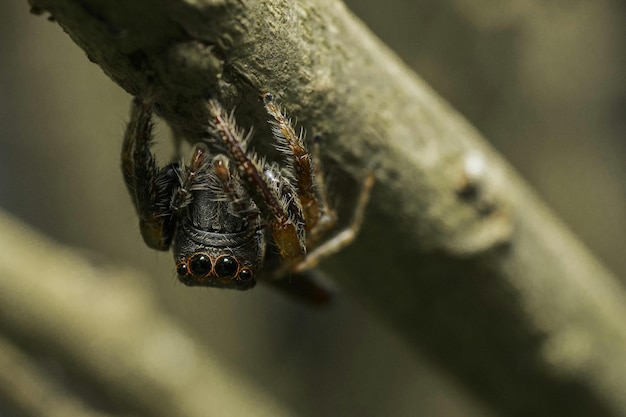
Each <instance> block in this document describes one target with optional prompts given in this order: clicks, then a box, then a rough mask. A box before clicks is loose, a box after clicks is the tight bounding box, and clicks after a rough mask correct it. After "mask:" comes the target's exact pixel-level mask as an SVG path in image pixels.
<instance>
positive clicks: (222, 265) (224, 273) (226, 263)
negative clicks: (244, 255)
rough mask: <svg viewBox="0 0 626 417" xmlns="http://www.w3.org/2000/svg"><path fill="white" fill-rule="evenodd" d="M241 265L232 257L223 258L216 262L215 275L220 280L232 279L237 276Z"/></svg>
mask: <svg viewBox="0 0 626 417" xmlns="http://www.w3.org/2000/svg"><path fill="white" fill-rule="evenodd" d="M238 269H239V264H238V263H237V260H236V259H235V258H233V257H232V256H228V255H226V256H221V257H219V258H218V260H217V261H216V262H215V273H216V274H217V276H218V277H220V278H226V279H230V278H232V277H234V276H235V274H237V270H238Z"/></svg>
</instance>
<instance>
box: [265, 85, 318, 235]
mask: <svg viewBox="0 0 626 417" xmlns="http://www.w3.org/2000/svg"><path fill="white" fill-rule="evenodd" d="M263 102H264V104H265V109H266V110H267V113H268V114H269V115H270V116H272V118H273V119H274V120H273V121H272V122H270V124H271V125H272V134H273V135H274V138H275V139H276V142H277V145H276V149H277V150H278V151H279V152H280V153H281V154H283V155H285V156H286V162H287V163H288V164H289V165H291V166H293V171H294V173H295V179H296V182H297V184H298V185H297V189H298V198H299V199H300V204H301V205H302V211H303V213H304V220H305V223H306V230H307V232H308V231H309V230H311V229H313V228H314V227H315V225H316V224H317V223H318V222H319V220H320V216H321V208H320V207H319V202H318V198H317V196H316V190H315V189H316V186H317V184H315V177H314V173H313V170H314V162H313V161H312V160H311V155H310V154H309V152H308V151H307V149H306V147H305V146H304V140H303V135H302V134H300V135H297V134H296V132H295V130H294V129H293V126H292V125H291V121H290V120H289V119H288V118H287V117H286V116H285V114H284V113H283V111H282V110H281V109H280V107H279V106H278V105H277V104H276V102H275V101H274V96H273V95H272V94H271V93H265V94H263Z"/></svg>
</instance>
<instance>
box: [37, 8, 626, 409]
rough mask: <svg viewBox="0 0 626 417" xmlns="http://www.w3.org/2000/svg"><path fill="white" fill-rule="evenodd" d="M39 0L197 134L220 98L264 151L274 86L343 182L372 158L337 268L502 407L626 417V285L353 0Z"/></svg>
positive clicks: (125, 81) (168, 115) (136, 89)
mask: <svg viewBox="0 0 626 417" xmlns="http://www.w3.org/2000/svg"><path fill="white" fill-rule="evenodd" d="M30 3H31V5H32V6H33V7H34V10H35V11H37V12H40V11H47V12H49V13H50V14H51V15H52V17H54V18H55V19H56V21H58V23H59V24H60V25H61V26H62V27H63V28H64V29H65V30H66V31H67V32H68V34H69V35H70V36H71V37H72V38H73V39H74V41H75V42H76V43H77V44H78V45H79V46H80V47H81V48H83V49H84V50H85V51H86V53H87V55H88V57H89V58H90V59H91V60H92V61H93V62H95V63H96V64H98V65H99V66H100V67H101V68H102V69H103V70H104V71H105V73H106V74H107V75H109V76H110V77H111V78H112V79H113V80H114V81H115V82H117V83H118V84H119V85H120V86H122V87H123V88H124V89H125V90H127V91H128V92H129V93H131V94H138V93H140V92H142V91H145V90H146V88H147V86H148V85H150V86H151V88H152V89H153V91H154V94H155V96H156V98H157V101H158V103H159V110H160V114H161V116H162V117H163V118H164V119H165V120H166V121H167V122H168V123H169V124H170V126H172V128H173V130H174V131H175V132H176V133H177V134H179V135H181V136H184V137H186V138H188V139H189V140H191V141H193V140H194V139H195V138H197V136H198V132H201V131H202V129H203V126H204V125H205V120H206V109H205V106H204V102H205V99H206V97H207V96H209V95H210V96H213V97H218V98H219V99H220V100H221V101H222V102H223V103H224V105H225V106H226V107H229V108H230V107H235V106H236V108H237V116H238V118H239V120H240V121H241V122H242V125H254V126H255V128H256V129H257V136H256V141H257V142H256V143H258V144H259V145H258V146H259V147H261V148H262V145H260V144H262V143H266V142H267V140H268V131H267V128H265V127H263V119H264V118H265V116H264V115H263V109H262V105H261V103H260V99H259V95H260V94H261V93H262V92H264V91H271V92H273V93H275V94H276V95H277V96H278V97H279V98H280V100H281V101H282V103H283V105H284V106H285V107H286V108H287V109H288V111H289V113H290V114H291V115H292V116H294V117H296V116H297V117H298V120H299V121H300V122H301V123H302V124H303V125H304V126H305V127H306V128H307V130H308V131H309V132H315V133H322V134H323V135H324V137H325V142H324V145H325V146H324V158H325V160H326V161H327V162H328V163H329V165H331V166H332V167H334V168H335V169H336V170H337V172H338V173H337V174H336V177H338V179H339V181H338V182H339V183H340V184H341V185H343V186H345V184H346V183H349V181H343V179H344V178H349V177H350V176H352V177H353V178H358V177H359V175H360V174H361V172H362V171H363V169H364V168H365V167H366V166H369V165H371V164H372V163H376V164H377V166H378V172H377V185H376V187H375V191H374V196H373V199H372V202H371V204H370V207H369V212H368V216H367V219H366V224H365V226H364V230H363V231H362V233H361V236H360V238H359V241H358V243H357V244H355V245H354V246H353V247H351V248H350V249H349V250H347V251H345V252H343V253H342V254H341V255H339V256H336V257H335V258H334V259H332V260H330V261H329V262H328V263H327V264H326V266H327V268H328V270H329V271H330V272H331V273H332V275H333V277H334V278H335V279H336V281H337V282H338V283H339V284H340V285H341V286H343V287H344V288H346V289H348V290H349V292H350V293H351V294H353V295H354V296H355V297H358V298H360V299H361V300H363V302H365V303H367V304H368V305H370V306H371V307H372V310H375V311H377V313H378V314H380V315H381V316H382V317H384V318H385V319H386V320H387V321H388V322H390V323H391V324H392V325H393V326H394V327H395V328H396V329H397V330H398V331H399V332H401V333H402V334H403V335H404V337H405V338H406V339H407V340H408V341H410V342H411V343H414V344H415V345H417V346H419V347H420V348H422V349H423V350H425V351H426V352H428V353H429V354H430V355H431V356H432V357H433V359H435V360H436V361H438V362H440V363H441V364H442V365H443V366H445V367H446V368H447V369H448V370H449V371H450V372H451V373H453V374H455V375H456V376H458V378H459V379H460V380H462V381H463V382H464V383H465V384H466V386H467V387H468V388H469V389H470V390H472V391H473V392H474V393H476V394H478V395H479V396H480V397H481V398H483V399H484V400H486V401H487V402H488V403H489V404H491V406H492V407H494V409H495V410H497V411H499V412H501V413H502V414H503V415H512V416H513V415H519V416H526V415H545V416H548V415H550V416H553V415H569V416H588V415H596V416H599V415H607V416H608V415H611V416H613V415H626V396H625V395H624V389H623V387H624V386H626V349H624V346H626V324H625V323H626V320H624V319H625V318H626V302H625V301H626V297H625V295H624V289H623V288H622V287H620V285H619V283H618V282H617V281H616V280H615V279H614V277H612V276H611V275H610V273H609V272H608V271H606V270H605V269H604V268H603V267H602V266H601V265H600V264H599V263H598V262H597V261H596V260H594V259H593V257H592V256H591V255H589V253H587V252H586V250H585V248H584V247H583V246H582V245H581V244H580V243H578V242H577V241H576V239H575V238H574V237H573V236H572V235H571V234H570V233H569V232H568V231H567V230H566V229H565V228H564V226H563V225H562V224H560V223H559V222H558V220H556V219H555V218H554V217H553V216H552V215H551V214H550V213H549V211H547V210H546V209H545V207H543V205H542V204H541V202H539V201H538V200H537V198H536V197H535V196H534V195H533V193H532V192H531V191H530V190H528V189H527V187H526V186H525V185H524V184H523V182H522V181H521V180H520V179H519V178H518V177H517V176H516V174H515V173H514V172H512V170H511V169H510V168H509V167H508V166H507V165H506V163H505V162H503V161H502V160H501V159H500V158H499V157H498V156H497V155H496V154H495V153H494V151H493V150H491V149H490V148H489V146H488V145H487V144H486V143H485V141H484V140H483V139H482V138H481V137H480V135H479V134H478V133H477V132H476V131H475V130H474V129H473V128H472V127H471V126H470V125H469V124H468V123H467V122H466V121H464V120H463V119H462V118H461V117H460V116H459V115H458V114H456V113H455V112H454V111H453V110H452V109H450V108H449V107H448V106H447V104H446V103H445V102H444V101H443V100H442V99H441V98H439V97H437V96H436V95H435V94H434V93H433V92H432V91H431V90H430V89H429V88H428V87H427V86H426V85H424V83H423V82H422V81H421V80H420V79H419V78H418V77H417V76H415V75H414V74H412V73H411V72H410V71H408V70H407V68H405V67H404V66H403V65H402V63H400V62H399V61H398V59H397V58H396V57H395V56H394V55H393V54H392V53H391V52H390V51H388V50H387V49H386V48H385V47H384V46H383V45H381V44H380V43H379V42H378V41H377V40H376V39H375V38H374V37H373V36H372V35H371V34H370V33H369V32H368V31H367V29H366V28H364V27H363V26H362V25H361V24H360V23H359V22H358V21H357V20H356V19H355V18H354V17H353V16H352V15H351V14H350V13H349V12H348V11H347V10H346V9H345V8H344V7H343V5H342V4H341V3H338V2H336V1H330V0H302V1H269V0H268V1H259V2H257V1H228V0H223V1H191V0H190V1H186V2H184V1H175V0H169V1H164V0H161V1H151V2H146V1H133V2H110V1H104V0H80V1H78V0H71V1H70V0H64V1H61V0H30ZM341 202H342V204H343V205H344V206H348V205H349V196H347V197H346V196H342V199H341Z"/></svg>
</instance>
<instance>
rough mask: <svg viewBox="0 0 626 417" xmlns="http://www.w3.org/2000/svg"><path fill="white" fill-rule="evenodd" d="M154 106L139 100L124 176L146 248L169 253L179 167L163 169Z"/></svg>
mask: <svg viewBox="0 0 626 417" xmlns="http://www.w3.org/2000/svg"><path fill="white" fill-rule="evenodd" d="M152 112H153V109H152V103H151V102H150V101H149V100H142V99H140V98H135V99H134V100H133V104H132V107H131V117H130V121H129V123H128V126H127V128H126V133H125V135H124V143H123V146H122V155H121V159H122V174H123V177H124V182H125V183H126V188H127V189H128V192H129V194H130V196H131V199H132V201H133V205H134V206H135V210H136V211H137V214H138V215H139V228H140V230H141V235H142V236H143V239H144V241H145V242H146V244H147V245H148V246H149V247H151V248H154V249H158V250H167V249H168V248H169V246H170V243H171V241H172V236H173V232H174V227H175V222H174V221H173V219H172V216H171V210H170V201H171V197H172V193H173V191H174V189H175V188H176V186H177V185H178V178H177V174H176V171H177V170H178V164H170V165H168V166H166V167H165V168H163V169H159V167H158V166H157V163H156V159H155V157H154V154H153V153H152V151H151V150H150V147H151V145H152V140H153V138H152V126H153V124H152Z"/></svg>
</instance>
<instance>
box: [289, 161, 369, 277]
mask: <svg viewBox="0 0 626 417" xmlns="http://www.w3.org/2000/svg"><path fill="white" fill-rule="evenodd" d="M374 182H375V174H374V171H373V170H372V171H370V172H369V173H368V174H367V175H366V176H365V178H364V180H363V182H362V183H361V190H360V192H359V196H358V200H357V203H356V206H355V209H354V213H353V214H352V221H351V222H350V224H349V225H348V226H347V227H346V228H345V229H343V230H342V231H341V232H339V233H338V234H336V235H335V236H333V237H331V238H330V239H328V240H326V241H324V242H323V243H322V244H321V245H319V246H318V247H316V248H315V249H314V250H312V251H310V252H309V253H308V254H307V256H306V258H305V259H303V260H302V261H301V262H300V263H298V264H297V265H296V266H295V267H294V268H293V272H303V271H306V270H308V269H311V268H314V267H315V266H317V264H319V262H320V261H321V260H323V259H324V258H327V257H329V256H331V255H333V254H335V253H337V252H339V251H340V250H341V249H343V248H345V247H346V246H348V245H350V244H351V243H352V242H353V241H354V239H355V238H356V236H357V235H358V233H359V230H360V229H361V224H362V223H363V217H364V215H365V208H366V207H367V203H368V202H369V198H370V194H371V191H372V187H373V186H374ZM283 273H284V272H283Z"/></svg>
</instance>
